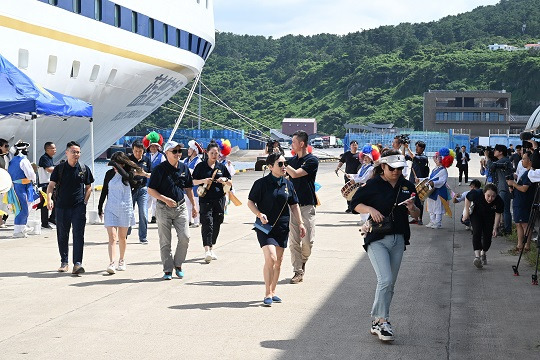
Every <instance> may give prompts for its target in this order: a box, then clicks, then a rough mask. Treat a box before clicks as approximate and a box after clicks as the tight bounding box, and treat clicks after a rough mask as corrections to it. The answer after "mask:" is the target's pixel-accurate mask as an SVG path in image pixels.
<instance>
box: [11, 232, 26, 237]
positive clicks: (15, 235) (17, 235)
mask: <svg viewBox="0 0 540 360" xmlns="http://www.w3.org/2000/svg"><path fill="white" fill-rule="evenodd" d="M13 237H14V238H25V237H28V235H26V233H25V232H16V233H13Z"/></svg>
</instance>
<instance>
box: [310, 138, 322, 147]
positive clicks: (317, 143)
mask: <svg viewBox="0 0 540 360" xmlns="http://www.w3.org/2000/svg"><path fill="white" fill-rule="evenodd" d="M311 146H313V147H314V148H320V149H322V148H323V147H324V140H323V139H322V138H315V139H313V140H311Z"/></svg>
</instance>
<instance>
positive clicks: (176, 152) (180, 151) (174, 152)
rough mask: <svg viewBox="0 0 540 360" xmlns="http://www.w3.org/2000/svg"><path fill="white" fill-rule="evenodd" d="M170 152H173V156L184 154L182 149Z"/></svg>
mask: <svg viewBox="0 0 540 360" xmlns="http://www.w3.org/2000/svg"><path fill="white" fill-rule="evenodd" d="M169 151H170V152H172V153H173V154H175V155H176V154H181V153H182V149H173V150H169Z"/></svg>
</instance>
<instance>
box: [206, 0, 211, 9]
mask: <svg viewBox="0 0 540 360" xmlns="http://www.w3.org/2000/svg"><path fill="white" fill-rule="evenodd" d="M209 2H210V1H208V0H206V8H207V9H208V3H209Z"/></svg>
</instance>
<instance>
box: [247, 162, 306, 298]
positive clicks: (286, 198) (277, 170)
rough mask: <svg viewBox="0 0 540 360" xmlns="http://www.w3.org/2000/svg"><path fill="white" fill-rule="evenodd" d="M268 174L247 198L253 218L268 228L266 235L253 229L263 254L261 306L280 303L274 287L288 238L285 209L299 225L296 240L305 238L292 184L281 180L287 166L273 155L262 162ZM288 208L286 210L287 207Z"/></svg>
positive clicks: (287, 215) (256, 182) (287, 218)
mask: <svg viewBox="0 0 540 360" xmlns="http://www.w3.org/2000/svg"><path fill="white" fill-rule="evenodd" d="M266 164H267V165H268V168H269V169H270V174H268V175H266V176H265V177H263V178H261V179H258V180H257V181H255V182H254V183H253V186H252V187H251V190H250V192H249V196H248V207H249V209H250V210H251V211H252V212H253V213H254V214H255V215H256V216H257V218H258V219H259V221H260V223H261V224H263V225H267V227H270V226H272V228H271V230H270V231H269V232H268V233H266V232H263V231H262V230H260V229H258V228H255V229H254V230H255V232H256V233H257V239H258V240H259V244H260V246H261V248H262V250H263V254H264V268H263V274H264V284H265V286H266V293H265V297H264V300H263V304H264V305H265V306H271V305H272V302H278V303H279V302H281V299H280V298H279V297H278V296H276V285H277V282H278V279H279V272H280V270H281V262H282V260H283V251H284V250H285V248H286V247H287V239H288V235H289V207H290V209H291V210H292V213H293V215H294V217H295V218H296V220H297V221H298V222H299V223H300V237H304V236H305V234H306V228H305V227H304V222H303V221H302V216H301V214H300V207H299V206H298V197H297V196H296V192H295V191H294V186H293V184H292V183H291V182H290V181H289V180H287V179H285V177H284V175H285V173H286V171H285V169H286V167H287V162H286V161H285V158H284V157H283V155H281V154H280V153H273V154H270V155H268V157H267V158H266ZM287 205H288V206H287Z"/></svg>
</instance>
